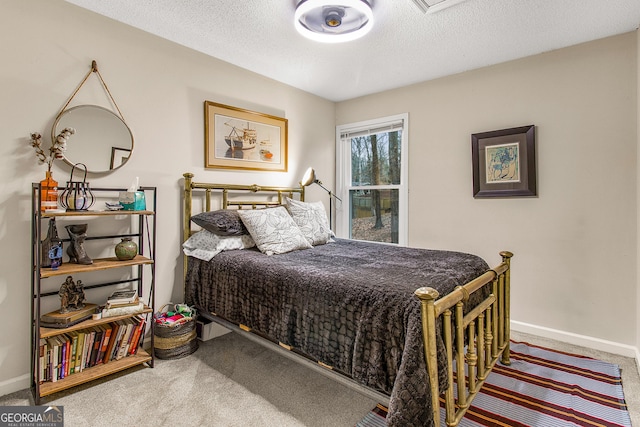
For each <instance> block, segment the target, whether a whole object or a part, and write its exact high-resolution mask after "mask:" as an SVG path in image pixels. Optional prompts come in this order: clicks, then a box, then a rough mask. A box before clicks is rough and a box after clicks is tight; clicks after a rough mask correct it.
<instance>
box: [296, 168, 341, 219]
mask: <svg viewBox="0 0 640 427" xmlns="http://www.w3.org/2000/svg"><path fill="white" fill-rule="evenodd" d="M311 184H318V185H319V186H320V188H322V189H323V190H324V191H326V192H327V193H329V228H331V229H332V230H333V203H332V202H333V198H334V197H335V198H336V199H337V200H338V201H339V202H342V199H341V198H340V197H338V196H336V195H335V194H333V192H332V191H331V190H329V189H328V188H326V187H325V186H324V185H322V181H320V180H319V179H317V178H316V171H314V170H313V168H309V169H307V171H306V172H305V173H304V176H303V177H302V180H301V181H300V185H302V186H303V187H307V186H309V185H311Z"/></svg>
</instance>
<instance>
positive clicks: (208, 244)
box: [182, 230, 256, 261]
mask: <svg viewBox="0 0 640 427" xmlns="http://www.w3.org/2000/svg"><path fill="white" fill-rule="evenodd" d="M255 245H256V244H255V243H254V241H253V239H252V238H251V236H249V235H248V234H245V235H243V236H220V235H218V234H213V233H211V232H209V231H207V230H202V231H199V232H197V233H196V234H194V235H193V236H191V237H189V239H187V241H186V242H184V243H183V244H182V251H183V252H184V253H185V255H188V256H192V257H194V258H198V259H201V260H204V261H209V260H211V258H213V257H214V256H216V255H218V254H219V253H220V252H222V251H231V250H235V249H248V248H253V247H254V246H255Z"/></svg>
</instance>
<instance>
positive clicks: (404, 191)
mask: <svg viewBox="0 0 640 427" xmlns="http://www.w3.org/2000/svg"><path fill="white" fill-rule="evenodd" d="M398 123H401V125H400V127H398ZM393 128H395V129H401V130H402V138H401V139H400V184H399V185H370V186H366V188H367V189H370V190H375V189H397V190H398V193H399V194H398V208H399V212H398V243H397V244H398V245H399V246H407V244H408V230H409V224H408V221H409V161H408V159H409V157H408V147H409V113H402V114H397V115H393V116H387V117H381V118H378V119H372V120H366V121H362V122H357V123H349V124H344V125H339V126H336V195H337V196H338V197H339V198H340V199H342V203H340V202H337V203H336V230H335V232H336V236H338V237H343V238H348V237H349V202H348V201H349V191H350V190H353V189H356V188H362V186H358V187H354V186H352V185H351V143H350V139H349V138H347V139H345V140H344V141H343V140H342V137H341V135H343V134H345V133H352V134H353V133H362V132H368V133H379V132H381V131H384V130H385V129H388V130H391V129H393Z"/></svg>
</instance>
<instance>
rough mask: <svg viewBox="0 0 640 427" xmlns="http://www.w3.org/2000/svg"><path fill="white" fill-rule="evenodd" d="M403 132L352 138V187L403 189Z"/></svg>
mask: <svg viewBox="0 0 640 427" xmlns="http://www.w3.org/2000/svg"><path fill="white" fill-rule="evenodd" d="M401 133H402V131H395V132H381V133H376V134H373V135H365V136H357V137H353V138H351V185H352V186H355V187H358V186H363V185H389V184H394V185H400V166H401V165H400V138H401Z"/></svg>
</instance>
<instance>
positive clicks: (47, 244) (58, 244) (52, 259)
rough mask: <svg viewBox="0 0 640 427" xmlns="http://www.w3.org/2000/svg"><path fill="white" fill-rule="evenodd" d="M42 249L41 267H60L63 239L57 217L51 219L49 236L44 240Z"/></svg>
mask: <svg viewBox="0 0 640 427" xmlns="http://www.w3.org/2000/svg"><path fill="white" fill-rule="evenodd" d="M41 251H42V253H41V254H40V266H41V267H46V268H49V267H50V268H58V267H60V264H62V240H60V238H59V237H58V228H57V227H56V220H55V218H50V219H49V230H48V231H47V237H45V238H44V240H43V241H42V247H41Z"/></svg>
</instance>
